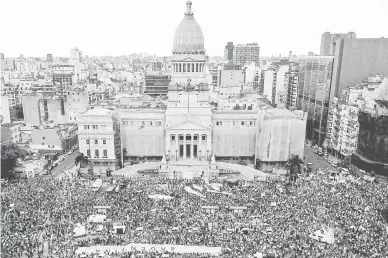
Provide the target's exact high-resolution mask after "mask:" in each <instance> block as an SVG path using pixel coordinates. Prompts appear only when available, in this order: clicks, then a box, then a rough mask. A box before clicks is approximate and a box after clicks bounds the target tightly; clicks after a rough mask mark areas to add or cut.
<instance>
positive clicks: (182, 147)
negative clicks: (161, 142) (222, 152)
mask: <svg viewBox="0 0 388 258" xmlns="http://www.w3.org/2000/svg"><path fill="white" fill-rule="evenodd" d="M210 139H211V132H210V131H209V130H177V129H175V130H174V129H173V130H168V131H167V133H166V154H167V156H168V157H169V159H170V160H178V159H199V160H202V159H208V158H209V156H210V155H211V141H210Z"/></svg>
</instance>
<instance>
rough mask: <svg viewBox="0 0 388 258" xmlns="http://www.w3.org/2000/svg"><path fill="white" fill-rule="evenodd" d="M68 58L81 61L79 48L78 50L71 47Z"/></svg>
mask: <svg viewBox="0 0 388 258" xmlns="http://www.w3.org/2000/svg"><path fill="white" fill-rule="evenodd" d="M70 59H71V60H72V61H79V62H80V61H82V52H81V50H79V49H78V48H76V47H75V48H73V49H72V50H71V51H70Z"/></svg>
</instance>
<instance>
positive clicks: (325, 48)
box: [320, 32, 356, 56]
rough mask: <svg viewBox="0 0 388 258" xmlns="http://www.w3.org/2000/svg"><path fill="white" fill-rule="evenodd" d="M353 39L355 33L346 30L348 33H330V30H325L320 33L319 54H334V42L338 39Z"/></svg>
mask: <svg viewBox="0 0 388 258" xmlns="http://www.w3.org/2000/svg"><path fill="white" fill-rule="evenodd" d="M345 38H349V39H355V38H356V33H354V32H348V33H335V34H331V33H330V32H325V33H323V34H322V38H321V52H320V55H321V56H334V53H335V48H336V42H337V40H338V39H345Z"/></svg>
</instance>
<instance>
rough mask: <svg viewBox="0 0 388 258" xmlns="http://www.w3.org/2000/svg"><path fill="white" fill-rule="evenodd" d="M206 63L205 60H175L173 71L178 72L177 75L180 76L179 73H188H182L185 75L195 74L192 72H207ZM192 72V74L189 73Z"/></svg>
mask: <svg viewBox="0 0 388 258" xmlns="http://www.w3.org/2000/svg"><path fill="white" fill-rule="evenodd" d="M205 65H206V64H205V63H204V62H199V61H198V62H179V61H176V62H174V61H173V72H174V73H175V74H176V76H179V74H178V73H186V74H181V75H183V76H188V77H190V75H193V74H192V73H204V72H205ZM188 73H190V74H188Z"/></svg>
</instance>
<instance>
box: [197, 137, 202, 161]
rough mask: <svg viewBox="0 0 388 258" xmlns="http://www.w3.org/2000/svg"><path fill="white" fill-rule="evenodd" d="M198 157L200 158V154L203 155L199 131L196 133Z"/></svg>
mask: <svg viewBox="0 0 388 258" xmlns="http://www.w3.org/2000/svg"><path fill="white" fill-rule="evenodd" d="M197 152H198V157H199V158H200V159H201V158H202V157H201V156H200V155H203V153H202V133H201V132H199V134H198V147H197Z"/></svg>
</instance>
